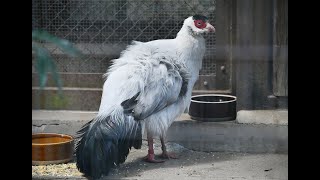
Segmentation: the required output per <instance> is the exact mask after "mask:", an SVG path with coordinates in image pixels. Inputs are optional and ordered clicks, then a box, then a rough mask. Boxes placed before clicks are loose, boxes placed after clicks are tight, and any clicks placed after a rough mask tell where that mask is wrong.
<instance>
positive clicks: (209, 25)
mask: <svg viewBox="0 0 320 180" xmlns="http://www.w3.org/2000/svg"><path fill="white" fill-rule="evenodd" d="M206 29H208V31H209V32H215V31H216V29H215V28H214V27H213V26H212V25H211V24H210V23H207V27H206Z"/></svg>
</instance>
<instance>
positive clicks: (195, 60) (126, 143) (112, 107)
mask: <svg viewBox="0 0 320 180" xmlns="http://www.w3.org/2000/svg"><path fill="white" fill-rule="evenodd" d="M211 31H214V27H213V26H212V25H210V24H209V23H208V21H207V18H206V17H204V16H201V15H195V16H191V17H189V18H187V19H185V21H184V23H183V26H182V28H181V30H180V31H179V33H178V34H177V37H176V38H175V39H163V40H155V41H150V42H145V43H143V42H136V41H135V42H133V43H132V45H130V46H128V47H127V49H126V50H124V51H123V52H122V53H121V56H120V58H118V59H115V60H114V61H113V64H112V66H111V67H110V68H109V70H108V71H107V73H106V74H105V78H106V81H105V83H104V86H103V94H102V99H101V105H100V108H99V113H98V115H97V117H96V118H95V119H93V120H92V121H91V122H90V123H88V124H87V125H85V126H84V127H83V129H82V130H80V131H79V134H80V135H81V136H80V141H79V143H78V145H77V149H76V155H77V166H78V168H79V170H80V171H81V172H83V173H84V174H85V175H86V176H91V177H93V178H99V177H100V176H101V175H107V174H108V172H109V169H110V168H112V167H113V166H114V165H118V164H119V163H123V162H124V161H125V159H126V157H127V155H128V153H129V150H130V149H131V147H132V146H133V147H135V148H140V147H141V141H142V134H143V132H142V131H143V129H144V128H145V129H146V133H147V137H148V143H149V151H148V156H147V158H146V160H148V161H149V162H162V161H158V160H155V159H154V153H153V146H152V145H153V141H152V139H153V138H155V137H160V139H161V143H162V150H163V155H164V156H166V157H167V158H170V157H174V156H171V155H170V154H169V153H168V152H167V151H166V148H165V144H164V138H165V135H166V132H167V130H168V128H169V127H170V125H171V124H172V122H173V121H174V120H175V119H176V118H177V117H178V116H179V115H181V114H182V113H183V112H184V110H185V109H186V108H188V107H189V103H190V99H191V93H192V88H193V86H194V83H195V81H196V80H197V78H198V74H199V70H200V68H201V66H202V59H203V56H204V53H205V40H204V38H203V36H202V34H203V33H206V32H211Z"/></svg>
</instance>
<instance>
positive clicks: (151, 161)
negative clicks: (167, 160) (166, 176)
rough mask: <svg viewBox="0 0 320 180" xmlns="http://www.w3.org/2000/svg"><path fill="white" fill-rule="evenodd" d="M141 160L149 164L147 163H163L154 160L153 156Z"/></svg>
mask: <svg viewBox="0 0 320 180" xmlns="http://www.w3.org/2000/svg"><path fill="white" fill-rule="evenodd" d="M143 159H144V161H146V162H149V163H163V162H164V160H156V159H155V158H154V154H148V155H147V156H146V157H144V158H143Z"/></svg>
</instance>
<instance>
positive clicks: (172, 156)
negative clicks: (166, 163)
mask: <svg viewBox="0 0 320 180" xmlns="http://www.w3.org/2000/svg"><path fill="white" fill-rule="evenodd" d="M160 141H161V149H162V154H161V157H162V158H167V159H178V157H176V155H175V154H173V153H168V151H167V147H166V144H165V142H164V137H163V136H161V137H160Z"/></svg>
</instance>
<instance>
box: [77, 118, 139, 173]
mask: <svg viewBox="0 0 320 180" xmlns="http://www.w3.org/2000/svg"><path fill="white" fill-rule="evenodd" d="M78 134H79V135H80V136H79V139H80V140H79V142H78V143H77V145H76V157H77V162H76V163H77V167H78V169H79V171H80V172H82V173H84V174H85V176H87V177H91V178H94V179H98V178H100V177H101V176H102V175H105V176H106V175H108V173H109V171H110V168H113V167H115V166H117V165H119V164H120V163H123V162H124V161H125V160H126V158H127V156H128V154H129V151H130V149H131V148H132V147H134V148H136V149H140V148H141V145H142V129H141V123H140V122H139V121H134V119H133V118H132V117H130V116H126V115H124V119H122V120H119V119H118V120H117V119H112V118H110V116H108V117H105V118H96V119H93V120H91V121H90V122H89V123H87V124H85V125H84V126H83V127H82V129H81V130H80V131H78Z"/></svg>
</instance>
